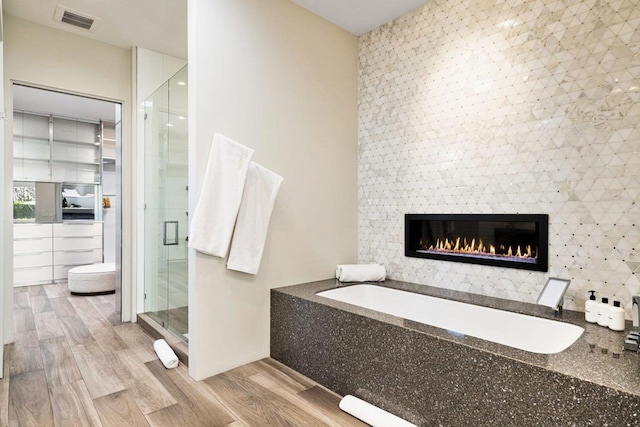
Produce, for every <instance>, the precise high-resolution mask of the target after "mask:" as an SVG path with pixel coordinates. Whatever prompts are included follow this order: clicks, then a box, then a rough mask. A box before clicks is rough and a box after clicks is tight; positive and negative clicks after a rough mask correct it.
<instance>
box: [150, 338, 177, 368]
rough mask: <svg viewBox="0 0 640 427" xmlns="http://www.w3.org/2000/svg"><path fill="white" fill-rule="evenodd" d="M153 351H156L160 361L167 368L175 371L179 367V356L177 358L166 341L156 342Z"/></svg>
mask: <svg viewBox="0 0 640 427" xmlns="http://www.w3.org/2000/svg"><path fill="white" fill-rule="evenodd" d="M153 349H154V350H155V351H156V354H157V355H158V359H160V361H161V362H162V364H163V365H164V367H165V368H167V369H173V368H177V367H178V363H179V362H178V356H176V354H175V353H174V352H173V350H172V349H171V347H169V344H167V342H166V341H165V340H162V339H161V340H156V341H154V342H153Z"/></svg>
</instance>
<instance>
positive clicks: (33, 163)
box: [13, 111, 115, 286]
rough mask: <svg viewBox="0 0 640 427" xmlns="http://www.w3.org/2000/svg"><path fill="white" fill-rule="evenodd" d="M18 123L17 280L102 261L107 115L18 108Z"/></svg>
mask: <svg viewBox="0 0 640 427" xmlns="http://www.w3.org/2000/svg"><path fill="white" fill-rule="evenodd" d="M13 123H14V124H13V142H14V144H13V147H14V149H13V151H14V156H13V179H14V286H25V285H32V284H38V283H50V282H55V281H59V280H66V278H67V273H68V271H69V269H71V268H73V267H75V266H78V265H85V264H91V263H95V262H101V261H102V260H103V224H102V222H101V221H102V218H103V215H102V214H103V209H102V178H103V157H102V146H103V129H104V125H103V122H101V121H98V122H91V121H86V120H79V119H72V118H66V117H57V116H55V115H45V114H38V113H31V112H25V111H14V120H13ZM114 141H115V140H114ZM49 183H51V184H49ZM47 186H49V187H50V188H51V189H53V191H51V192H45V191H39V188H45V187H47ZM43 206H44V207H43ZM39 211H44V212H45V213H51V215H50V216H49V218H50V219H48V220H47V221H48V222H46V223H45V222H43V221H42V220H38V212H39Z"/></svg>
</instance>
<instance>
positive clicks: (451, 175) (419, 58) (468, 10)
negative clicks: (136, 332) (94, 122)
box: [3, 0, 640, 379]
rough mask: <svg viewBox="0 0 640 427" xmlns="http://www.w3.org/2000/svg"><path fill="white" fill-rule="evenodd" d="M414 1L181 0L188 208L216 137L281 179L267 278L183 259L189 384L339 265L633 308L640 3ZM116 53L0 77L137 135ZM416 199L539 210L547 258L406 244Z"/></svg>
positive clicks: (133, 213)
mask: <svg viewBox="0 0 640 427" xmlns="http://www.w3.org/2000/svg"><path fill="white" fill-rule="evenodd" d="M300 3H303V2H302V1H301V2H300ZM415 7H416V8H417V9H416V10H414V11H406V13H403V14H402V15H401V16H400V15H398V16H397V18H396V19H395V20H393V21H391V22H388V21H389V20H387V21H384V22H381V23H380V24H384V25H382V26H381V27H377V28H375V29H373V30H372V31H371V32H366V33H363V34H359V35H358V36H356V35H354V34H353V33H350V32H347V31H345V30H343V29H341V28H340V27H339V26H337V25H336V24H333V23H330V22H329V21H327V20H325V19H322V18H319V17H318V16H317V15H316V14H314V13H311V12H309V11H308V10H306V9H304V8H302V7H299V6H298V5H296V4H295V3H293V2H291V1H288V0H273V1H269V2H259V1H249V0H243V1H237V2H224V1H205V0H190V1H189V2H188V5H187V15H188V17H189V25H188V28H187V32H188V39H189V43H188V62H189V69H188V74H189V76H188V77H189V99H188V103H189V108H188V111H189V113H190V114H189V115H188V118H187V120H188V126H189V144H188V150H189V153H188V155H189V159H190V160H189V169H188V174H189V176H188V184H189V192H188V198H189V201H188V203H189V205H188V206H189V211H192V210H193V208H194V206H195V204H196V202H197V197H198V194H199V190H200V188H201V185H202V181H203V179H204V172H205V166H206V159H207V154H208V152H209V147H210V144H211V138H212V136H213V134H214V133H216V132H220V133H223V134H225V135H227V136H229V137H232V138H233V139H235V140H236V141H238V142H240V143H242V144H245V145H247V146H250V147H251V148H252V149H254V150H255V160H256V161H258V162H259V163H261V164H263V165H264V166H265V167H268V168H270V169H272V170H274V171H276V172H277V173H279V174H280V175H281V176H282V177H283V178H284V183H283V185H282V187H281V190H280V193H279V195H278V199H277V202H276V204H275V207H274V211H273V215H272V218H271V223H270V226H269V235H268V239H267V243H266V247H265V252H264V256H263V259H262V264H261V268H260V271H259V273H258V275H256V276H252V275H246V274H242V273H236V272H232V271H229V270H227V269H226V266H225V263H224V260H221V259H217V258H212V257H209V256H206V255H203V254H199V253H196V252H195V251H189V253H188V284H189V292H188V300H189V304H188V306H189V313H188V316H189V321H188V323H189V332H188V334H189V338H188V339H189V373H190V375H191V376H192V377H193V378H195V379H203V378H206V377H209V376H211V375H215V374H218V373H220V372H224V371H227V370H228V369H232V368H235V367H237V366H240V365H243V364H246V363H249V362H252V361H255V360H258V359H261V358H263V357H267V356H269V355H270V346H271V344H270V339H271V331H270V329H271V328H270V290H271V289H273V288H280V287H284V286H289V285H294V284H299V283H306V282H313V281H317V280H321V279H327V278H329V277H332V275H333V272H334V269H335V266H336V265H338V264H349V263H356V262H376V263H380V264H383V265H385V267H386V269H387V272H388V277H390V278H393V279H396V280H401V281H405V282H410V283H416V284H422V285H435V286H440V287H445V288H447V289H450V290H454V291H463V292H469V293H472V294H479V295H484V296H489V297H497V298H502V299H507V300H513V301H522V302H527V303H534V302H535V301H536V298H537V296H538V294H539V293H540V291H541V290H542V287H543V286H544V284H545V282H546V279H547V278H548V277H559V278H567V279H571V285H570V287H569V289H568V291H567V294H566V298H565V305H564V308H565V310H568V311H571V310H575V311H583V310H584V303H585V300H586V299H587V297H588V293H587V292H588V291H589V290H592V289H593V290H596V291H597V293H598V295H603V296H609V297H611V298H614V299H619V300H620V301H621V302H622V305H623V307H624V308H625V310H626V315H627V319H630V318H631V307H632V306H631V298H632V296H634V295H638V294H640V282H639V281H638V274H637V270H638V267H640V260H639V259H638V254H637V251H636V249H637V246H636V245H637V241H638V240H639V238H640V233H639V231H638V227H637V224H636V222H635V219H634V218H637V215H638V205H637V203H636V201H637V200H638V197H639V196H640V178H639V176H638V172H637V170H638V163H639V159H638V155H637V150H638V141H639V140H640V138H638V132H639V127H638V124H639V123H640V111H639V110H638V107H637V102H636V101H637V96H638V93H640V92H639V89H638V79H639V78H640V77H639V75H638V71H637V66H638V55H637V53H638V46H639V41H638V35H637V33H636V31H635V28H636V27H637V25H636V23H637V12H636V11H635V10H634V8H633V7H629V6H626V3H624V2H609V3H606V4H604V3H597V2H589V1H579V2H572V3H570V4H567V3H561V2H556V3H552V4H538V3H535V2H507V3H499V4H486V3H479V4H473V5H469V4H467V3H464V2H458V1H450V2H435V1H432V2H427V3H426V4H424V5H422V4H415ZM636 9H637V7H636ZM7 19H9V21H11V20H13V22H6V23H5V45H6V46H8V45H9V44H10V42H12V43H13V46H17V44H18V41H17V40H16V36H15V32H17V31H25V32H26V31H27V30H28V29H29V28H30V27H29V26H28V25H24V26H22V27H21V25H20V24H22V22H17V19H16V18H13V17H10V18H7V17H6V16H5V20H7ZM601 23H602V24H601ZM8 27H9V28H8ZM7 28H8V29H7ZM9 30H13V31H14V32H13V33H12V32H11V31H9ZM34 31H41V30H40V29H37V30H35V29H34ZM12 36H13V39H12V38H11V37H12ZM20 43H22V42H20ZM25 43H26V42H25ZM6 48H7V47H5V49H6ZM105 49H107V50H108V49H111V48H105ZM14 52H15V51H14ZM113 55H114V56H113V59H114V60H113V61H108V62H107V65H106V66H107V67H113V68H112V69H110V70H109V72H107V71H106V70H105V71H103V72H99V73H98V74H97V75H99V76H102V77H103V78H104V80H103V81H105V82H107V85H108V86H110V87H109V90H108V91H107V90H106V88H105V90H97V89H96V88H95V87H90V86H88V85H84V87H81V86H82V85H81V84H80V83H79V82H81V80H80V79H78V83H74V82H71V81H69V80H73V79H72V78H66V77H64V78H63V80H65V81H63V82H60V81H52V80H45V79H42V78H40V77H39V76H38V75H37V73H36V72H35V70H34V71H30V72H31V73H32V75H24V74H23V75H19V73H17V72H14V74H10V75H7V68H11V67H10V65H11V64H5V79H6V78H13V79H16V80H21V81H41V82H42V83H43V85H46V86H50V87H60V86H66V87H69V88H75V90H76V91H78V92H83V93H87V92H88V93H93V92H102V93H106V92H110V93H111V94H110V95H109V94H107V97H109V98H111V99H123V100H125V101H126V102H125V117H128V118H129V121H128V122H126V124H125V126H126V127H125V139H126V138H129V139H131V140H133V136H134V135H136V132H137V133H138V134H139V132H140V126H134V123H135V122H134V121H133V119H132V117H134V116H135V111H134V110H135V108H133V107H132V105H136V104H133V101H132V99H131V97H132V95H131V94H132V92H133V91H132V90H131V85H128V84H119V83H117V82H116V79H114V78H109V75H110V74H111V75H118V76H120V77H121V78H122V80H123V81H128V82H131V79H132V78H131V60H132V55H131V52H130V51H128V50H124V52H121V51H117V52H113ZM5 56H9V58H10V59H11V60H12V61H14V62H15V61H17V60H16V59H15V58H16V55H15V54H14V55H13V56H11V55H8V53H7V52H6V51H5ZM167 56H168V57H176V56H179V55H178V54H176V53H171V52H168V53H167ZM45 57H47V56H46V55H45ZM183 59H186V57H183ZM5 61H6V58H5ZM164 61H165V62H164V64H167V62H168V61H170V60H169V59H167V58H164ZM160 62H162V61H160ZM116 64H119V65H122V66H118V67H116V66H115V65H116ZM18 65H19V64H18ZM17 68H18V67H15V66H13V68H11V69H13V70H16V69H17ZM123 70H125V71H123ZM21 72H24V71H21ZM167 74H169V73H168V72H167ZM70 75H72V74H71V73H70ZM76 76H77V75H76ZM167 78H168V77H167ZM165 80H166V79H165ZM113 93H117V95H113ZM133 127H135V130H134V129H132V128H133ZM128 150H130V152H125V153H123V156H125V157H124V158H125V161H127V162H128V163H127V166H126V167H125V169H126V171H125V173H126V175H123V184H124V187H125V189H124V191H125V192H129V193H128V195H127V196H126V197H128V200H130V201H138V203H140V200H139V199H137V198H136V197H134V196H135V194H136V193H135V192H136V191H140V190H141V186H142V185H143V179H141V177H140V176H139V175H137V173H138V171H137V170H136V169H139V168H137V167H136V165H138V166H139V165H142V164H143V162H142V159H141V158H138V157H135V152H136V150H137V148H135V145H131V146H130V148H128ZM5 162H6V159H5ZM5 164H6V163H5ZM5 184H6V182H5ZM5 187H6V185H5ZM408 213H415V214H421V213H462V214H464V213H474V214H484V213H486V214H489V213H508V214H547V215H549V236H548V237H549V242H548V245H549V254H548V255H549V259H548V271H546V272H540V271H529V270H516V269H509V268H502V267H494V266H481V265H472V264H462V263H451V262H445V261H438V260H429V259H419V258H409V257H405V255H404V250H405V248H404V215H405V214H408ZM123 214H124V216H123V222H124V230H125V233H128V234H127V239H124V240H123V245H124V246H123V251H124V253H123V286H125V289H127V290H128V293H126V294H125V295H123V313H125V317H124V320H131V319H132V318H134V317H135V314H137V313H138V312H140V307H139V304H140V298H139V296H140V295H141V294H142V292H141V286H139V283H141V282H140V280H139V277H140V271H139V270H140V268H139V267H138V266H142V265H144V264H143V261H142V258H141V251H142V248H141V246H140V245H139V244H136V243H135V242H136V241H137V242H141V241H142V239H141V237H143V235H142V234H141V232H142V231H141V229H140V227H139V226H136V224H139V223H140V222H141V221H142V219H141V215H143V213H142V212H141V209H140V204H138V207H137V208H133V207H131V210H130V211H129V212H124V213H123ZM3 238H4V235H3ZM3 241H4V239H3ZM5 273H6V271H5ZM9 300H10V298H8V296H5V303H7V301H9ZM6 313H7V311H5V314H6ZM127 313H128V314H127ZM127 315H128V317H126V316H127ZM5 324H7V321H5ZM217 325H223V326H224V327H215V326H217ZM4 339H5V342H8V339H9V338H8V337H7V333H5V336H4Z"/></svg>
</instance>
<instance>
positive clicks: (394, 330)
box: [271, 280, 640, 426]
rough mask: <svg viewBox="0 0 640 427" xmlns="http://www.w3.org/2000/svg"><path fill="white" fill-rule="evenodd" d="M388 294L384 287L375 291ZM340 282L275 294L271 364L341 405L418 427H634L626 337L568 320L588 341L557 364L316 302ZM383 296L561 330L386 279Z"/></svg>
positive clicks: (638, 412) (494, 303)
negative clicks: (357, 400) (471, 308)
mask: <svg viewBox="0 0 640 427" xmlns="http://www.w3.org/2000/svg"><path fill="white" fill-rule="evenodd" d="M378 285H380V284H378ZM344 286H345V285H343V284H341V283H340V282H337V281H336V280H325V281H318V282H311V283H306V284H302V285H296V286H289V287H284V288H277V289H272V290H271V355H272V357H273V358H275V359H277V360H279V361H281V362H283V363H284V364H286V365H288V366H290V367H292V368H293V369H295V370H297V371H299V372H301V373H303V374H304V375H307V376H309V377H310V378H313V379H314V380H315V381H317V382H319V383H321V384H322V385H324V386H326V387H328V388H329V389H331V390H334V391H336V392H338V393H340V394H342V395H346V394H353V395H356V396H358V397H361V398H363V399H364V400H368V401H370V402H372V403H375V404H376V405H377V406H380V407H381V408H383V409H385V410H387V411H389V412H392V413H395V414H396V415H399V416H401V417H402V418H405V419H407V420H408V421H411V422H414V423H416V424H418V425H424V426H434V425H470V424H473V425H505V426H511V425H532V426H533V425H560V424H563V425H605V424H606V423H609V425H638V423H639V422H640V418H639V416H640V367H639V364H638V355H637V354H635V353H631V352H624V353H623V352H622V351H621V346H622V342H623V335H624V334H623V333H616V332H612V331H608V330H606V329H603V328H601V327H598V326H595V325H592V324H587V323H586V322H584V314H583V313H579V312H573V311H569V310H565V312H564V314H563V315H562V317H561V319H560V321H562V322H568V323H572V324H574V325H577V326H580V327H583V328H584V329H585V332H584V334H583V335H582V336H580V337H579V338H578V339H577V341H576V342H575V343H574V344H572V345H571V346H569V347H568V348H567V349H566V350H564V351H562V352H560V353H557V354H535V353H531V352H528V351H523V350H519V349H515V348H512V347H508V346H504V345H500V344H496V343H491V342H489V341H485V340H481V339H477V338H474V337H471V336H461V335H460V334H456V333H451V332H449V331H447V330H445V329H441V328H436V327H433V326H428V325H424V324H421V323H417V322H415V321H411V320H407V319H402V318H400V317H396V316H392V315H389V314H384V313H380V312H376V311H373V310H369V309H366V308H361V307H357V306H354V305H351V304H347V303H344V302H340V301H335V300H331V299H328V298H324V297H322V296H318V295H316V293H317V292H322V291H326V290H328V289H334V288H340V287H344ZM380 286H384V287H387V288H393V289H400V290H404V291H410V292H414V293H419V294H424V295H429V296H435V297H438V298H444V299H453V300H457V301H461V302H465V303H471V304H477V305H483V306H488V307H492V308H499V309H502V310H506V311H512V312H518V313H524V314H527V315H534V316H537V317H543V318H547V319H553V315H552V313H551V310H549V309H548V308H547V307H541V306H536V305H533V304H527V303H521V302H516V301H509V300H502V299H498V298H492V297H486V296H481V295H475V294H468V293H463V292H457V291H451V290H446V289H443V288H440V287H430V286H424V285H416V284H411V283H406V282H399V281H394V280H388V281H387V282H385V283H384V284H381V285H380Z"/></svg>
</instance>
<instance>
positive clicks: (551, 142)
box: [358, 0, 640, 316]
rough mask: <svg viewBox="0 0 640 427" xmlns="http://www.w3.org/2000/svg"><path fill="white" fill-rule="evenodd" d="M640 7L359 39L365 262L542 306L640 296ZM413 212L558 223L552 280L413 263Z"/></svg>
mask: <svg viewBox="0 0 640 427" xmlns="http://www.w3.org/2000/svg"><path fill="white" fill-rule="evenodd" d="M639 53H640V2H639V1H638V0H612V1H608V2H604V1H596V0H585V1H575V0H574V1H551V2H549V1H539V0H538V1H522V0H520V1H514V0H510V1H479V2H468V1H461V0H449V1H439V0H434V1H432V2H430V3H428V4H427V5H426V6H425V7H423V8H421V9H418V10H416V11H414V12H412V13H409V14H407V15H404V16H402V17H400V18H398V19H396V20H395V21H393V22H391V23H389V24H387V25H384V26H382V27H380V28H378V29H376V30H374V31H372V32H370V33H368V34H366V35H364V36H362V37H361V38H360V72H359V73H360V74H359V91H360V92H359V97H360V99H359V178H358V179H359V259H360V261H361V262H368V261H375V262H379V263H383V264H385V265H386V266H387V268H388V271H389V276H390V277H392V278H394V279H398V280H405V281H410V282H416V283H423V284H429V285H433V286H440V287H446V288H451V289H456V290H463V291H468V292H473V293H478V294H483V295H490V296H496V297H502V298H508V299H514V300H519V301H525V302H535V299H536V297H537V295H538V293H539V292H540V290H541V289H542V286H543V285H544V282H545V281H546V278H547V277H549V276H554V277H563V278H570V279H571V280H572V284H571V287H570V289H569V292H568V294H567V301H566V302H567V305H566V306H567V308H569V309H574V310H584V301H585V298H586V296H587V291H588V290H590V289H595V290H596V291H598V293H599V294H600V295H602V296H609V297H613V298H614V299H620V300H621V301H622V303H623V306H625V308H626V310H627V315H628V316H630V309H631V296H632V295H637V294H640V280H639V277H638V276H639V275H640V227H639V226H640V99H639V98H640V55H639ZM405 213H548V214H549V216H550V236H549V240H550V247H549V250H550V252H549V258H550V261H549V272H548V273H538V272H528V271H519V270H513V269H503V268H496V267H487V266H477V265H467V264H459V263H450V262H443V261H433V260H423V259H413V258H406V257H405V256H404V246H403V245H404V222H403V216H404V214H405Z"/></svg>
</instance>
